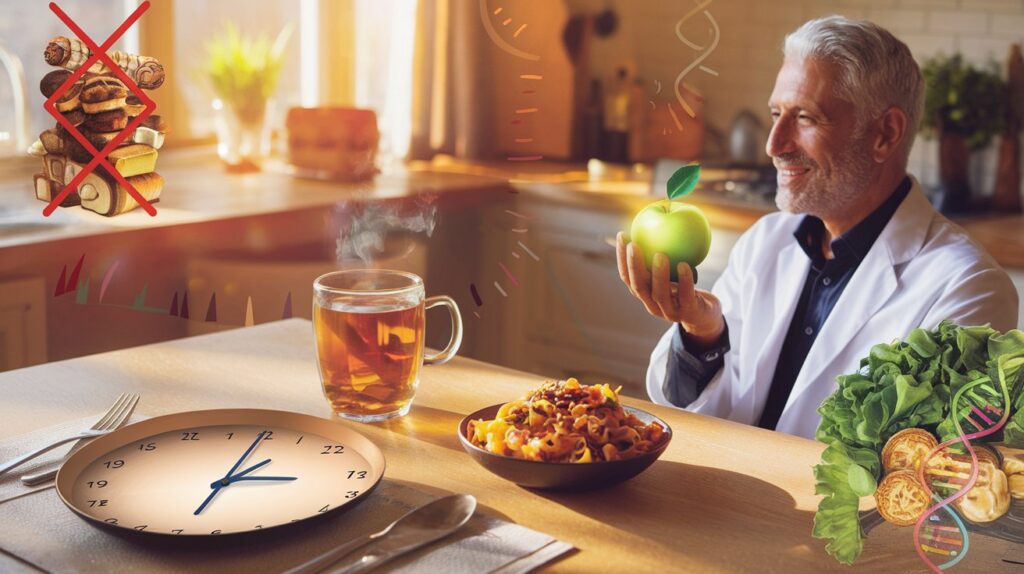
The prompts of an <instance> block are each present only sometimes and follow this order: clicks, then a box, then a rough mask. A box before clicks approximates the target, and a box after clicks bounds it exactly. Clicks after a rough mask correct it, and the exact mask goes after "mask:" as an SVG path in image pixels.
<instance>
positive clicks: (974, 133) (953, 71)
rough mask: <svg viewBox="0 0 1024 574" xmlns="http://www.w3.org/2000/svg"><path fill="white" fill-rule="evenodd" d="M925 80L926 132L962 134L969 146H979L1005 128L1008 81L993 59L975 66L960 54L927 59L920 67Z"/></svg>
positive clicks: (923, 124) (923, 117)
mask: <svg viewBox="0 0 1024 574" xmlns="http://www.w3.org/2000/svg"><path fill="white" fill-rule="evenodd" d="M921 72H922V74H923V75H924V81H925V111H924V115H923V116H922V117H921V128H922V129H923V130H925V131H926V132H930V133H934V132H942V131H947V132H950V133H955V134H960V135H962V136H964V137H965V138H967V146H968V147H969V148H970V149H971V150H978V149H981V148H983V147H985V145H986V144H987V143H988V141H989V139H990V138H991V137H992V136H993V135H996V134H998V133H999V132H1000V131H1002V125H1003V121H1004V118H1005V109H1006V108H1005V101H1006V90H1005V87H1004V86H1005V82H1004V81H1003V79H1002V75H1001V74H1000V72H999V67H998V65H997V64H996V63H995V62H994V61H993V62H991V63H990V64H989V65H988V66H986V67H984V68H976V67H974V66H972V65H971V64H969V63H967V62H965V61H964V59H963V57H961V56H960V55H959V54H957V55H955V56H952V57H945V56H936V57H934V58H930V59H928V60H927V61H926V62H925V63H924V66H923V67H922V70H921Z"/></svg>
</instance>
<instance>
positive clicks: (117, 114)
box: [85, 108, 128, 133]
mask: <svg viewBox="0 0 1024 574" xmlns="http://www.w3.org/2000/svg"><path fill="white" fill-rule="evenodd" d="M127 125H128V112H126V111H125V110H124V109H123V108H115V109H113V110H107V111H105V112H99V113H96V114H88V116H87V117H86V118H85V127H86V128H88V129H89V130H90V131H93V132H115V133H116V132H118V131H120V130H123V129H124V128H125V126H127Z"/></svg>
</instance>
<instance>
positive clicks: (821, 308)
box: [757, 177, 910, 430]
mask: <svg viewBox="0 0 1024 574" xmlns="http://www.w3.org/2000/svg"><path fill="white" fill-rule="evenodd" d="M909 191H910V178H909V177H905V178H903V181H902V182H901V183H900V185H899V186H898V187H897V188H896V190H895V191H893V193H892V194H891V195H890V196H889V198H888V199H886V200H885V202H884V203H882V205H880V206H878V208H877V209H875V211H873V212H871V214H870V215H868V216H867V217H865V218H864V219H863V220H862V221H861V222H860V223H858V224H857V225H855V226H854V227H853V228H852V229H850V230H849V231H847V232H846V233H844V234H842V235H840V236H839V237H837V238H835V239H833V240H832V243H831V247H832V254H833V256H834V257H833V258H832V259H825V256H824V255H823V254H822V252H821V244H822V239H823V238H824V236H825V224H824V223H823V222H822V221H821V220H820V219H818V218H817V217H814V216H813V215H807V216H804V218H803V220H802V221H801V222H800V225H799V226H798V227H797V229H796V231H795V232H794V233H793V236H794V237H795V238H796V240H797V242H798V243H799V244H800V247H801V249H803V250H804V253H806V254H807V257H809V258H810V260H811V268H810V269H809V270H808V272H807V278H806V279H805V280H804V288H803V291H802V292H801V293H800V299H799V301H798V302H797V305H796V310H795V311H794V313H793V318H792V320H791V321H790V323H789V330H788V331H787V332H786V340H785V342H784V343H783V344H782V351H781V352H780V353H779V362H778V364H776V366H775V375H774V377H773V378H772V387H771V391H769V393H768V400H767V402H766V403H765V406H764V411H763V412H762V414H761V420H760V421H759V422H758V423H757V426H759V427H761V428H766V429H772V430H774V429H775V425H777V424H778V422H779V417H781V416H782V411H783V409H785V407H786V402H787V401H788V400H789V394H790V392H791V391H792V390H793V383H794V382H795V381H796V377H797V375H798V374H799V373H800V368H801V367H803V364H804V360H805V359H806V358H807V353H808V352H809V351H810V350H811V345H813V344H814V340H815V339H816V338H817V336H818V331H820V330H821V327H822V325H824V324H825V319H827V318H828V316H829V313H831V312H832V309H833V308H834V307H835V306H836V301H838V300H839V296H840V295H842V294H843V290H844V289H846V285H847V284H848V283H849V282H850V278H852V277H853V274H854V272H855V271H856V270H857V267H858V266H859V265H860V262H861V261H862V260H863V259H864V256H866V255H867V254H868V251H869V250H870V249H871V246H872V245H873V244H874V243H875V240H876V239H878V236H879V235H880V234H881V233H882V230H883V229H885V226H886V224H888V223H889V220H890V219H891V218H892V215H893V213H895V212H896V208H898V207H899V205H900V203H902V202H903V199H904V198H905V197H906V196H907V193H908V192H909Z"/></svg>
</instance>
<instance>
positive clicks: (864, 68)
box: [783, 16, 924, 166]
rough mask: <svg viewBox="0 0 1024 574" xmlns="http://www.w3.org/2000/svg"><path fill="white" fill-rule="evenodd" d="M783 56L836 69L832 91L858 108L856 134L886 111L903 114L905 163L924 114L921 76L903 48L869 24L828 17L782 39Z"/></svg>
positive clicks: (922, 80) (844, 18)
mask: <svg viewBox="0 0 1024 574" xmlns="http://www.w3.org/2000/svg"><path fill="white" fill-rule="evenodd" d="M783 53H784V54H785V57H786V58H787V59H788V58H796V59H804V58H809V57H810V58H821V59H824V60H827V61H829V62H832V63H834V64H836V65H838V66H839V82H838V84H837V85H836V88H835V93H836V96H837V97H839V98H841V99H843V100H846V101H848V102H850V103H853V104H856V105H857V108H858V119H857V123H858V130H860V129H863V127H864V126H865V122H866V121H869V120H873V119H877V118H879V117H881V115H882V113H883V112H885V110H887V109H889V108H890V107H893V106H895V107H898V108H900V109H901V110H903V112H904V113H906V114H907V120H908V121H907V133H906V135H905V141H904V142H903V149H902V152H903V157H902V159H903V164H904V166H905V165H906V162H907V157H908V156H909V155H910V148H911V146H913V144H914V136H915V135H916V134H917V129H918V125H919V124H920V122H921V115H922V114H923V113H924V78H923V76H922V75H921V69H920V68H919V67H918V65H917V62H915V61H914V57H913V56H912V55H911V53H910V48H908V47H907V45H906V44H904V43H903V42H901V41H900V40H898V39H897V38H896V37H895V36H893V35H892V34H891V33H889V31H888V30H886V29H884V28H882V27H881V26H879V25H877V24H874V23H872V22H868V21H866V20H851V19H849V18H846V17H844V16H828V17H826V18H819V19H817V20H811V21H810V22H807V23H806V24H804V25H803V26H800V28H798V29H797V30H796V31H795V32H793V33H791V34H789V35H788V36H786V43H785V47H784V48H783Z"/></svg>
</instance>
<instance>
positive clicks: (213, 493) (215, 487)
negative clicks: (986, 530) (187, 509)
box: [192, 480, 222, 516]
mask: <svg viewBox="0 0 1024 574" xmlns="http://www.w3.org/2000/svg"><path fill="white" fill-rule="evenodd" d="M210 488H212V489H213V490H211V491H210V495H209V496H207V497H206V500H204V501H203V503H202V504H200V505H199V508H197V509H196V511H195V512H193V513H192V514H193V515H194V516H199V513H200V512H202V511H203V509H204V508H206V505H207V504H210V501H211V500H213V497H214V496H217V493H218V492H220V489H221V488H222V486H221V483H220V481H219V480H218V481H217V482H215V483H213V484H211V485H210Z"/></svg>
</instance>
